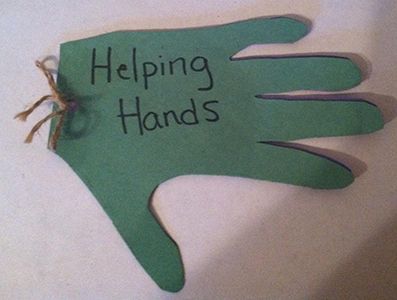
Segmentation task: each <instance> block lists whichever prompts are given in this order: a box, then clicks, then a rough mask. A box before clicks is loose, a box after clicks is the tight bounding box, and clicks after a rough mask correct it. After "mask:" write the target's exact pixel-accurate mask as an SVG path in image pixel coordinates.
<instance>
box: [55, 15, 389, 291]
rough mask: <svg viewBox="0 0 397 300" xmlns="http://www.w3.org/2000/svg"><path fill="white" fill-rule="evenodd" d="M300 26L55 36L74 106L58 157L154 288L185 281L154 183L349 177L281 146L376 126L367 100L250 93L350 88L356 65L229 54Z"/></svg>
mask: <svg viewBox="0 0 397 300" xmlns="http://www.w3.org/2000/svg"><path fill="white" fill-rule="evenodd" d="M307 32H308V28H307V26H306V25H305V24H303V23H301V22H299V21H297V20H294V19H290V18H286V17H280V18H270V19H265V18H260V19H254V20H248V21H243V22H238V23H234V24H228V25H222V26H214V27H208V28H197V29H181V30H165V31H128V32H114V33H109V34H105V35H101V36H98V37H93V38H89V39H84V40H80V41H73V42H68V43H65V44H62V46H61V58H60V65H59V75H58V84H59V87H60V89H61V90H62V91H63V92H64V93H65V94H66V95H71V96H73V97H74V99H75V100H76V101H77V102H78V103H79V106H80V108H79V110H78V111H77V112H75V113H72V112H70V113H69V114H68V116H67V121H66V124H65V126H64V128H63V133H62V137H61V139H60V141H59V142H58V148H57V153H58V154H59V155H60V156H61V157H62V158H64V159H65V160H66V161H67V162H68V163H69V165H70V166H71V167H72V168H73V170H75V172H76V173H77V174H78V175H79V176H80V177H81V179H82V180H83V181H84V182H85V184H86V185H87V186H88V187H89V188H90V190H91V191H92V193H93V194H94V195H95V197H96V198H97V199H98V201H99V202H100V203H101V205H102V207H103V208H104V210H105V211H106V213H107V214H108V215H109V216H110V218H111V219H112V221H113V223H114V225H115V226H116V228H117V230H118V231H119V233H120V234H121V236H122V237H123V239H124V240H125V241H126V243H127V244H128V246H129V247H130V249H131V251H132V252H133V254H134V255H135V257H136V258H137V260H138V261H139V262H140V264H141V265H142V266H143V268H144V269H145V270H146V272H147V273H148V274H149V275H150V276H151V277H152V278H153V280H154V281H155V282H156V283H157V284H158V285H159V286H160V287H161V288H162V289H164V290H167V291H178V290H180V289H181V288H182V287H183V285H184V270H183V264H182V260H181V255H180V252H179V249H178V247H177V245H176V243H175V242H174V241H173V240H172V238H171V237H170V236H168V235H167V233H166V232H165V230H164V229H163V228H162V227H161V225H160V224H159V221H158V220H157V218H156V217H155V215H154V214H153V213H152V211H151V209H150V202H149V200H150V197H151V195H152V193H153V191H154V190H155V189H156V187H157V186H158V185H159V184H161V183H162V182H164V181H166V180H168V179H170V178H173V177H176V176H180V175H186V174H204V175H226V176H240V177H248V178H256V179H263V180H271V181H276V182H283V183H288V184H294V185H299V186H307V187H312V188H316V189H337V188H343V187H345V186H347V185H349V184H350V183H352V181H353V179H354V178H353V175H352V172H351V171H350V170H349V168H347V167H346V166H344V165H342V164H341V163H338V162H336V161H334V160H332V159H330V158H328V157H325V156H320V155H317V154H315V153H311V152H307V151H302V150H299V149H296V148H294V147H293V146H289V145H288V143H281V144H280V143H279V142H286V141H290V140H296V139H301V138H307V137H322V136H343V135H353V134H365V133H370V132H373V131H376V130H378V129H380V128H382V127H383V119H382V116H381V113H380V111H379V109H378V108H377V107H376V106H375V105H373V104H371V103H369V102H367V101H364V100H360V99H351V100H343V101H330V100H326V101H323V100H322V99H317V100H313V99H309V98H308V99H307V100H302V99H291V98H290V97H284V98H283V97H282V96H281V98H280V97H274V96H271V97H266V96H257V95H263V94H275V93H281V92H288V91H294V90H321V91H339V90H344V89H349V88H351V87H353V86H355V85H358V84H359V83H360V81H361V75H360V70H359V69H358V67H357V66H356V65H355V64H354V63H353V62H352V61H350V60H349V59H347V58H343V57H337V56H305V57H280V58H274V57H268V58H260V57H256V58H249V59H231V57H232V56H233V55H234V54H235V53H237V52H238V51H240V50H242V49H244V48H245V47H247V46H249V45H251V44H263V43H292V42H295V41H297V40H299V39H300V38H302V37H303V36H304V35H306V33H307Z"/></svg>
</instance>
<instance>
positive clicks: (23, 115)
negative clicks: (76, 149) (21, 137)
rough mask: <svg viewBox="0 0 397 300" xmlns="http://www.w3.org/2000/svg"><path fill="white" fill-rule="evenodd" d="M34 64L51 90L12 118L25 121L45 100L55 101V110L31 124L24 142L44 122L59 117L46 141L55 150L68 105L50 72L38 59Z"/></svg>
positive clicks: (32, 135) (30, 139) (31, 137)
mask: <svg viewBox="0 0 397 300" xmlns="http://www.w3.org/2000/svg"><path fill="white" fill-rule="evenodd" d="M36 66H37V67H38V68H39V69H40V70H41V71H42V72H43V74H44V76H45V77H46V78H47V81H48V85H49V87H50V90H51V94H50V95H45V96H43V97H41V98H40V99H39V100H37V101H36V102H35V103H34V104H33V105H32V106H31V107H29V108H28V109H26V110H25V111H22V112H20V113H18V114H17V115H15V117H14V118H15V119H18V120H21V121H26V119H27V118H28V116H29V115H30V114H31V113H32V112H33V111H34V110H35V109H36V108H37V107H39V106H40V105H41V104H42V103H43V102H45V101H46V100H50V101H51V102H53V103H55V104H56V105H57V106H58V107H57V110H55V111H53V112H52V113H50V114H48V115H47V116H46V117H45V118H43V119H41V120H40V121H38V122H37V123H36V124H35V125H34V126H33V128H32V129H31V130H30V132H29V134H28V135H27V137H26V139H25V143H31V142H32V140H33V137H34V135H35V133H36V132H37V131H38V130H39V129H40V127H41V126H42V125H43V124H44V123H46V122H47V121H49V120H51V119H53V118H55V117H59V118H58V121H57V123H56V125H55V129H54V131H53V133H52V134H51V137H50V140H49V143H48V145H49V147H50V149H52V150H55V149H56V145H57V141H58V139H59V137H60V135H61V131H62V126H63V123H64V121H65V116H66V113H67V112H68V108H69V105H68V102H67V101H66V100H65V98H64V97H63V95H62V94H61V92H60V91H59V90H58V87H57V85H56V83H55V80H54V77H53V76H52V74H51V72H50V71H49V70H48V69H47V68H46V67H45V65H44V64H43V63H42V62H40V61H36Z"/></svg>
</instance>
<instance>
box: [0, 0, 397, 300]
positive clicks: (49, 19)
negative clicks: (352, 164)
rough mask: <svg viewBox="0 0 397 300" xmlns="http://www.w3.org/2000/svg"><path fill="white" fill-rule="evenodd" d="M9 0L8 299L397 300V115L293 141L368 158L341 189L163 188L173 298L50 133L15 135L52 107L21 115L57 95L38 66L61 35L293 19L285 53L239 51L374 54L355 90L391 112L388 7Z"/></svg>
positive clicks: (0, 37)
mask: <svg viewBox="0 0 397 300" xmlns="http://www.w3.org/2000/svg"><path fill="white" fill-rule="evenodd" d="M1 2H2V3H1V4H0V54H1V59H0V70H1V74H0V83H1V86H0V99H1V108H0V175H1V179H0V298H1V299H393V298H394V299H395V298H396V297H397V296H396V295H397V184H396V183H397V151H396V148H397V138H396V137H397V120H396V119H394V120H392V121H390V122H388V123H387V124H386V126H385V128H384V130H382V131H379V132H377V133H374V134H370V135H367V136H358V137H343V138H322V139H306V140H302V141H300V142H302V143H305V144H308V145H314V146H318V147H324V148H330V149H334V150H337V151H340V152H344V153H347V154H350V155H352V156H354V157H356V158H357V159H359V160H360V161H361V162H363V163H364V166H365V167H366V169H367V170H366V172H364V173H363V174H362V175H361V176H360V177H358V178H357V179H356V181H355V183H354V184H352V185H351V186H350V187H348V188H346V189H343V190H333V191H318V190H312V189H309V188H301V187H294V186H289V185H285V184H277V183H270V182H264V181H256V180H248V179H240V178H225V177H207V176H197V177H195V176H184V177H179V178H176V179H173V180H170V181H168V182H165V183H164V184H162V185H161V186H160V188H159V189H158V190H157V192H156V194H155V197H154V203H155V207H156V209H157V211H158V214H159V215H160V216H161V218H162V221H163V222H164V224H165V225H166V227H167V229H168V230H169V232H170V233H171V234H172V236H173V237H174V238H175V239H176V241H177V242H178V244H179V246H180V249H181V251H182V255H183V259H184V263H185V268H186V285H185V287H184V289H183V290H182V291H181V292H179V293H176V294H172V293H167V292H164V291H162V290H160V289H159V288H158V287H157V286H156V284H155V283H154V282H153V281H152V280H151V279H150V278H149V277H148V275H147V274H146V273H145V272H144V270H143V269H142V268H141V266H140V265H139V264H138V263H137V261H136V259H135V258H134V256H133V255H132V254H131V252H130V251H129V250H128V248H127V246H126V245H125V244H124V242H123V240H122V239H121V238H120V236H119V235H118V233H117V231H116V230H115V228H114V227H113V225H112V223H111V221H110V219H109V218H108V217H107V216H106V214H105V213H104V211H103V210H102V209H101V207H100V206H99V204H98V202H97V201H96V200H95V198H94V197H93V196H92V195H91V194H90V192H89V191H88V190H87V188H86V187H85V186H84V185H83V183H82V182H81V181H80V180H79V178H78V177H77V176H76V175H75V174H74V173H73V171H72V170H71V169H70V168H69V167H68V165H67V164H66V163H65V162H64V161H62V159H60V158H59V157H58V156H57V155H56V154H54V153H52V152H50V151H48V150H47V149H46V138H47V135H48V126H44V127H43V128H42V129H41V130H40V136H37V137H36V139H35V140H34V142H33V144H31V145H25V144H23V143H22V141H23V139H24V137H25V135H26V134H27V132H28V131H29V130H30V128H31V127H32V125H33V124H34V123H35V122H36V121H37V120H39V119H40V118H42V117H44V116H45V115H46V114H47V113H48V112H49V111H50V109H51V107H50V105H43V106H42V107H40V108H39V109H38V111H37V112H35V113H34V115H33V116H32V117H31V118H30V119H29V121H28V122H26V123H20V122H17V121H15V120H13V116H14V114H15V113H17V112H19V111H20V110H22V109H24V107H25V105H27V104H31V103H32V102H33V101H34V100H36V99H37V98H39V97H40V96H41V95H44V94H46V93H47V92H48V86H47V83H46V81H45V79H44V78H43V76H42V74H41V73H40V72H39V71H38V70H37V68H36V67H35V66H34V63H33V62H34V60H36V59H38V58H43V57H45V56H47V55H55V56H58V54H59V53H58V52H59V44H60V43H61V42H64V41H68V40H73V39H79V38H84V37H89V36H92V35H96V34H100V33H104V32H109V31H115V30H123V29H130V30H132V29H146V28H147V29H150V28H176V27H191V26H204V25H211V24H220V23H226V22H232V21H235V20H243V19H247V18H253V17H258V16H268V15H285V14H296V15H301V16H304V17H306V18H308V19H310V20H312V22H313V29H312V32H311V34H310V35H309V36H307V37H306V38H305V39H303V40H302V41H300V42H298V43H296V44H294V45H289V46H288V47H287V48H286V47H285V46H283V47H279V46H257V47H251V48H250V49H248V50H246V51H244V54H252V53H263V54H266V53H294V52H299V53H301V52H316V53H318V52H333V51H335V52H337V51H338V52H349V53H350V52H352V53H357V54H359V55H361V56H362V57H364V58H365V59H366V60H368V61H370V62H371V65H370V66H371V67H370V70H369V73H370V74H369V75H370V76H369V79H367V80H365V81H364V82H363V83H362V84H361V85H360V86H358V87H356V88H354V89H352V90H350V91H348V92H363V93H369V92H372V93H375V94H378V96H375V98H379V95H388V96H389V97H386V98H385V99H386V102H387V103H388V105H386V106H387V111H388V114H389V115H395V114H396V112H397V109H396V102H397V100H396V99H395V97H397V83H396V80H397V66H396V63H397V8H396V2H395V1H393V0H378V1H375V0H374V1H370V0H366V1H362V0H343V1H342V0H324V1H315V0H303V1H285V0H278V1H264V0H261V1H252V0H244V1H243V0H241V1H226V0H223V1H206V0H202V1H178V0H172V1H171V0H169V1H160V0H157V1H155V0H151V1H137V0H135V1H133V0H130V1H102V0H97V1H95V2H94V1H81V0H80V1H77V0H73V1H7V2H6V1H1ZM359 165H360V164H359ZM361 165H363V164H362V163H361Z"/></svg>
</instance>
